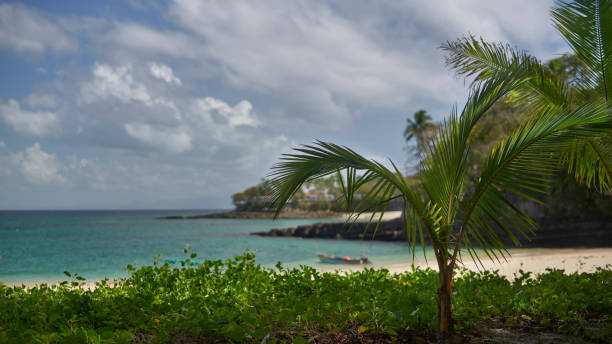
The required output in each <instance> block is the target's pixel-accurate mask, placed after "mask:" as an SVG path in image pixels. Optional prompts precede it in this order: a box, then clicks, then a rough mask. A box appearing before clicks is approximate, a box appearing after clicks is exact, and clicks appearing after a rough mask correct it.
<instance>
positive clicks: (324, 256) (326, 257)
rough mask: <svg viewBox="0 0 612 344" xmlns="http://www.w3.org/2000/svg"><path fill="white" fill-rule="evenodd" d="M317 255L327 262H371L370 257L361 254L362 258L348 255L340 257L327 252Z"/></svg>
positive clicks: (322, 261)
mask: <svg viewBox="0 0 612 344" xmlns="http://www.w3.org/2000/svg"><path fill="white" fill-rule="evenodd" d="M317 257H319V259H321V263H327V264H369V263H370V261H369V260H368V257H367V256H366V255H364V254H363V253H362V254H361V258H351V257H348V256H344V257H340V256H334V255H330V254H325V253H317Z"/></svg>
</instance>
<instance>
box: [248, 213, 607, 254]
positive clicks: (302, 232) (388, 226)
mask: <svg viewBox="0 0 612 344" xmlns="http://www.w3.org/2000/svg"><path fill="white" fill-rule="evenodd" d="M252 234H253V235H259V236H264V237H299V238H321V239H349V240H372V239H374V240H380V241H406V232H405V230H404V228H403V225H402V223H401V220H400V219H396V220H391V221H386V222H383V223H382V224H381V225H380V227H379V228H378V230H376V223H373V224H370V225H369V226H368V225H367V224H366V223H355V224H353V225H347V224H345V223H316V224H313V225H306V226H298V227H292V228H286V229H272V230H270V231H266V232H256V233H252ZM500 237H501V238H502V239H503V241H504V244H505V245H507V247H514V244H513V243H512V241H510V240H509V239H507V238H506V236H505V235H503V234H501V233H500ZM520 241H521V243H522V246H521V247H612V218H610V217H606V218H603V219H597V220H584V219H576V218H567V219H557V220H555V221H552V220H548V221H546V220H542V221H540V225H539V228H538V230H537V231H536V232H535V236H533V237H532V238H531V240H530V241H527V240H525V239H523V240H520ZM426 242H429V240H428V238H426Z"/></svg>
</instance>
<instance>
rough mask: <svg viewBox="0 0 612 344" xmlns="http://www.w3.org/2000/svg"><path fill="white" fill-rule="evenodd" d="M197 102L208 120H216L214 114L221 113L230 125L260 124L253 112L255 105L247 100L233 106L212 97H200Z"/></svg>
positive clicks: (253, 125) (254, 125)
mask: <svg viewBox="0 0 612 344" xmlns="http://www.w3.org/2000/svg"><path fill="white" fill-rule="evenodd" d="M196 103H197V106H198V107H199V110H201V111H202V115H203V116H204V117H205V118H206V120H207V121H208V122H214V119H213V116H215V115H219V116H221V117H222V118H224V119H225V120H226V121H227V124H229V126H230V127H236V126H239V125H246V126H250V127H257V126H258V125H259V124H260V122H259V120H257V118H256V117H255V115H254V114H253V113H252V110H253V105H251V103H250V102H248V101H246V100H243V101H241V102H240V103H238V104H236V105H235V106H233V107H231V106H229V105H228V104H227V103H226V102H224V101H222V100H219V99H215V98H212V97H206V98H203V99H198V100H197V101H196Z"/></svg>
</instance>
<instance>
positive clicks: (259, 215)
mask: <svg viewBox="0 0 612 344" xmlns="http://www.w3.org/2000/svg"><path fill="white" fill-rule="evenodd" d="M401 214H402V212H401V211H399V210H397V211H387V212H385V214H384V215H383V218H382V220H383V221H389V220H394V219H397V218H399V217H401ZM371 216H372V213H371V212H367V213H362V214H360V215H359V216H350V215H349V214H348V213H346V212H334V211H306V210H289V211H283V212H281V213H280V214H279V215H278V218H279V219H336V220H339V221H346V220H349V219H350V220H351V221H353V220H357V221H368V220H370V217H371ZM378 216H379V215H375V216H374V221H376V220H378ZM272 218H274V211H235V210H230V211H225V212H221V213H212V214H202V215H190V216H182V215H174V216H161V217H156V218H155V219H157V220H198V219H272Z"/></svg>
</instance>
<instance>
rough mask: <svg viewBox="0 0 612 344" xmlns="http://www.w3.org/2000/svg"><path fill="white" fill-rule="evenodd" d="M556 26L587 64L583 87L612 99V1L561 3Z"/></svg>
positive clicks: (554, 19) (595, 0)
mask: <svg viewBox="0 0 612 344" xmlns="http://www.w3.org/2000/svg"><path fill="white" fill-rule="evenodd" d="M551 14H552V17H553V23H554V25H555V27H556V28H557V30H559V32H560V33H561V35H562V36H563V38H565V40H566V41H567V43H568V44H569V45H570V47H571V48H572V50H573V51H574V53H575V54H576V55H577V56H578V58H579V59H580V60H581V61H583V62H584V64H585V66H586V68H585V71H584V79H583V85H584V88H586V89H597V90H598V91H599V93H600V94H601V95H602V96H603V97H604V98H605V99H606V100H610V99H612V19H611V18H612V2H611V1H609V0H575V1H572V2H562V1H560V2H558V6H557V7H556V8H554V9H553V10H552V13H551Z"/></svg>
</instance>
